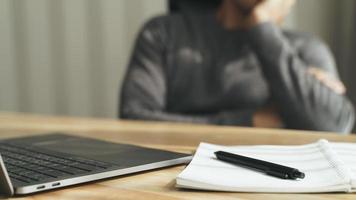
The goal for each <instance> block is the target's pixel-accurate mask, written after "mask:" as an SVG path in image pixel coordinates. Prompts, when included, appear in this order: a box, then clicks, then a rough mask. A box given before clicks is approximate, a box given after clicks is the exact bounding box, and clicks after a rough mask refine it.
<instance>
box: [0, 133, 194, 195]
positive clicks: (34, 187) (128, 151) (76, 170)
mask: <svg viewBox="0 0 356 200" xmlns="http://www.w3.org/2000/svg"><path fill="white" fill-rule="evenodd" d="M0 155H1V156H0V192H1V194H2V195H6V196H13V195H25V194H31V193H36V192H41V191H45V190H51V189H56V188H61V187H66V186H70V185H75V184H79V183H86V182H90V181H96V180H100V179H105V178H110V177H115V176H120V175H126V174H132V173H136V172H142V171H146V170H152V169H157V168H162V167H168V166H173V165H179V164H185V163H188V162H190V160H191V158H192V157H191V155H188V154H182V153H176V152H170V151H163V150H157V149H151V148H144V147H139V146H135V145H128V144H119V143H112V142H106V141H101V140H97V139H90V138H85V137H78V136H71V135H66V134H62V133H54V134H46V135H40V136H30V137H21V138H14V139H6V140H0Z"/></svg>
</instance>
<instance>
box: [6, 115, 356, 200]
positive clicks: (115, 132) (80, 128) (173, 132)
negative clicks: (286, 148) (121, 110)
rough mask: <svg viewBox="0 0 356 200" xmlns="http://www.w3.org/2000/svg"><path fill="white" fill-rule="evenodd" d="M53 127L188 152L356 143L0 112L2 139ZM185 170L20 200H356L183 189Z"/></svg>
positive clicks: (332, 138)
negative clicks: (206, 145) (203, 147)
mask: <svg viewBox="0 0 356 200" xmlns="http://www.w3.org/2000/svg"><path fill="white" fill-rule="evenodd" d="M55 131H60V132H67V133H71V134H74V135H81V136H87V137H92V138H99V139H103V140H108V141H115V142H121V143H130V144H137V145H141V146H147V147H153V148H159V149H166V150H173V151H179V152H184V153H191V152H193V151H194V150H195V148H196V147H197V145H198V144H199V143H200V142H210V143H215V144H223V145H252V144H306V143H310V142H315V141H317V140H318V139H321V138H325V139H328V140H330V141H344V142H356V136H340V135H336V134H326V133H316V132H307V131H287V130H273V129H254V128H237V127H216V126H204V125H190V124H174V123H152V122H133V121H117V120H112V119H83V118H69V117H47V116H38V115H25V114H16V113H0V138H8V137H18V136H28V135H37V134H43V133H48V132H55ZM183 168H184V166H178V167H171V168H166V169H162V170H156V171H151V172H146V173H140V174H136V175H130V176H124V177H120V178H113V179H110V180H106V181H99V182H95V183H89V184H84V185H81V186H73V187H69V188H66V189H59V190H55V191H50V192H45V193H39V194H36V195H32V196H25V197H20V198H17V199H61V200H67V199H73V200H74V199H75V200H77V199H85V200H90V199H101V200H105V199H132V200H139V199H145V200H146V199H154V200H160V199H261V200H271V199H298V200H299V199H312V200H319V199H353V200H354V199H356V194H355V195H353V194H256V193H255V194H254V193H225V192H201V191H188V190H179V189H177V188H175V187H174V186H175V177H176V176H177V175H178V174H179V173H180V172H181V171H182V170H183Z"/></svg>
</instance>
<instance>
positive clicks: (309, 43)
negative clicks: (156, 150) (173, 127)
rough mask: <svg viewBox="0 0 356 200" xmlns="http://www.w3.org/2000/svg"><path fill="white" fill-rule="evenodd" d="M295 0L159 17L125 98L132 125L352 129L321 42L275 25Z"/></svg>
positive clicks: (239, 1) (242, 0)
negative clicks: (156, 122) (154, 122)
mask: <svg viewBox="0 0 356 200" xmlns="http://www.w3.org/2000/svg"><path fill="white" fill-rule="evenodd" d="M293 3H294V1H293V0H222V1H221V5H220V6H219V8H218V10H217V12H216V13H211V14H175V15H168V16H163V17H158V18H155V19H153V20H151V21H149V22H148V23H147V24H146V25H145V27H144V28H143V30H142V32H141V34H140V35H139V37H138V39H137V43H136V46H135V49H134V52H133V56H132V59H131V62H130V65H129V68H128V71H127V74H126V77H125V80H124V85H123V90H122V94H121V105H120V108H121V113H120V114H121V117H122V118H126V119H140V120H162V121H176V122H191V123H206V124H222V125H238V126H255V127H261V126H262V127H284V128H290V129H303V130H316V131H332V132H340V133H347V132H349V131H350V130H351V129H352V127H353V123H354V110H353V106H352V105H351V103H350V101H349V100H348V98H347V97H346V96H345V88H344V86H343V84H342V83H341V82H340V81H339V78H338V73H337V70H336V67H335V62H334V60H333V57H332V55H331V53H330V51H329V49H328V48H327V47H326V45H325V44H323V43H322V42H321V41H319V40H318V39H316V38H313V37H311V36H309V35H307V34H301V33H296V32H291V31H282V30H281V28H280V27H279V26H278V25H279V24H280V23H281V22H282V21H283V18H284V17H285V16H286V15H287V13H288V12H289V10H290V8H291V6H292V4H293Z"/></svg>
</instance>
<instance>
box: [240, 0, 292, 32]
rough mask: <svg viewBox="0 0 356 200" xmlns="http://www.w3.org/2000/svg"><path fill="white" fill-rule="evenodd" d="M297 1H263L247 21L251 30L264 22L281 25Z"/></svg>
mask: <svg viewBox="0 0 356 200" xmlns="http://www.w3.org/2000/svg"><path fill="white" fill-rule="evenodd" d="M295 1H296V0H263V1H261V3H259V4H258V5H257V6H256V7H255V8H254V9H253V10H252V12H251V14H250V16H249V17H248V19H247V26H248V27H249V28H251V27H253V26H255V25H258V24H260V23H264V22H272V23H276V24H281V23H282V22H283V20H284V18H285V17H286V16H287V15H288V13H289V12H290V10H291V8H292V6H293V5H294V3H295Z"/></svg>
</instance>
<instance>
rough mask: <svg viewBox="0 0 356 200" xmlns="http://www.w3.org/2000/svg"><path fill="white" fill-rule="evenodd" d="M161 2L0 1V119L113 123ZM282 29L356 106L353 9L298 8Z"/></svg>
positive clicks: (348, 3) (318, 3) (333, 2)
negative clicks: (136, 48) (303, 39)
mask: <svg viewBox="0 0 356 200" xmlns="http://www.w3.org/2000/svg"><path fill="white" fill-rule="evenodd" d="M168 7H169V6H168V2H167V1H166V0H150V1H147V0H0V111H16V112H31V113H40V114H50V115H69V116H87V117H107V118H114V117H117V111H118V108H117V105H118V93H119V90H120V88H121V82H122V78H123V76H124V73H125V69H126V65H127V63H128V59H129V56H130V54H131V50H132V47H133V43H134V40H135V37H136V34H137V32H138V30H139V29H140V27H141V26H142V25H143V23H144V22H145V21H147V20H148V19H149V18H151V17H152V16H156V15H161V14H164V13H167V12H169V11H168ZM284 26H285V28H288V29H295V30H300V31H304V32H311V33H313V34H315V35H318V36H319V37H321V38H322V39H323V40H324V41H326V42H327V43H328V44H329V46H330V47H331V49H332V51H333V53H334V55H335V57H336V61H337V64H338V67H339V72H340V75H341V79H342V80H343V81H344V83H345V84H346V86H347V88H348V92H349V94H348V95H349V97H350V98H351V99H352V101H353V102H354V105H356V84H355V83H356V81H355V80H354V79H355V78H354V77H353V76H354V74H356V69H355V67H354V65H355V63H356V56H354V54H355V53H354V52H356V51H355V50H356V37H355V35H356V1H355V0H342V1H340V0H299V1H298V3H297V5H296V6H295V8H294V10H293V12H292V14H291V15H290V16H289V18H288V20H287V21H286V23H285V25H284Z"/></svg>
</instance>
